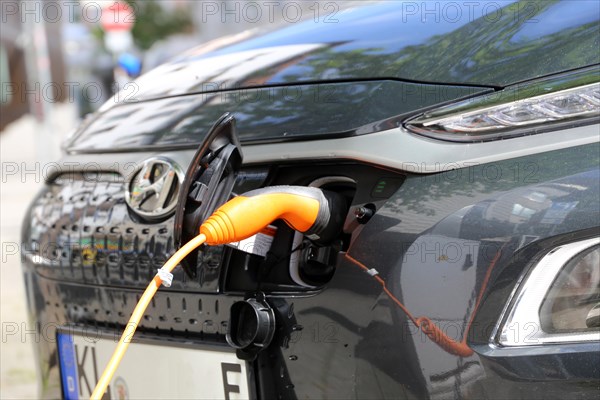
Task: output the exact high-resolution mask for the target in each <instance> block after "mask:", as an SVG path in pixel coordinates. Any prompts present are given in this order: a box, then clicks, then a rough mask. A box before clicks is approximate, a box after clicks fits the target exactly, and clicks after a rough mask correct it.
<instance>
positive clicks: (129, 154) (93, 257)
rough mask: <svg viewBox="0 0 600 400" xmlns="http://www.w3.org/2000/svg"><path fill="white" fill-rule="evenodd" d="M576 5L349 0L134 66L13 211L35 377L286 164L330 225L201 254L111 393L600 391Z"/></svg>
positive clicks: (98, 363)
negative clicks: (34, 192)
mask: <svg viewBox="0 0 600 400" xmlns="http://www.w3.org/2000/svg"><path fill="white" fill-rule="evenodd" d="M573 3H574V2H572V1H569V2H567V1H552V2H550V1H523V2H516V3H514V2H511V3H496V2H484V3H479V2H477V3H472V2H465V3H454V2H448V3H408V2H402V3H400V2H374V3H371V2H369V3H365V4H359V3H358V2H357V3H356V4H355V5H353V6H350V7H348V8H346V9H344V10H343V11H342V10H340V11H339V12H338V13H336V14H335V15H334V16H332V17H331V18H334V19H335V21H336V22H335V23H317V22H316V21H315V20H314V19H313V18H309V19H307V20H306V21H305V22H302V23H298V24H293V25H291V26H287V27H284V28H282V29H279V30H275V31H272V32H260V33H257V34H256V35H254V36H251V37H249V38H247V39H245V40H243V41H239V42H236V43H229V44H227V45H224V46H222V47H217V48H211V49H207V48H203V47H200V48H198V49H196V50H194V51H191V52H188V53H187V54H186V55H184V56H181V57H180V58H177V59H175V60H173V61H171V62H169V63H167V64H164V65H162V66H160V67H158V68H157V69H155V70H153V71H151V72H149V73H148V74H146V75H144V76H142V77H141V78H140V79H139V80H138V81H136V83H135V85H134V86H132V87H133V88H134V89H135V90H133V91H131V92H121V93H120V94H118V95H117V96H116V97H115V99H113V100H111V101H109V102H108V103H106V104H105V106H103V107H102V108H101V109H100V110H99V112H97V113H96V114H94V115H93V116H92V117H91V118H89V119H88V120H86V121H85V123H84V124H83V125H82V126H81V127H80V128H79V129H78V131H77V132H76V133H75V135H74V136H73V137H72V138H71V139H70V141H69V143H67V144H66V145H65V154H64V157H63V158H62V160H61V161H60V162H59V163H57V164H56V168H55V169H54V171H53V173H51V174H48V175H49V176H48V179H47V182H46V183H45V185H44V187H43V188H42V190H41V192H40V194H39V195H38V197H37V198H36V199H35V200H34V202H33V203H32V205H31V208H30V210H29V212H28V213H27V215H26V217H25V224H24V227H25V228H24V231H23V236H22V238H23V243H24V245H25V246H26V248H27V249H28V251H27V252H26V254H25V257H24V269H25V282H26V288H27V292H28V296H29V306H30V312H31V317H32V318H33V320H35V321H37V326H38V328H39V329H40V331H41V332H42V333H43V335H42V336H43V337H44V339H45V340H42V341H41V342H39V343H36V351H37V353H38V355H39V358H38V361H39V373H40V375H39V376H40V380H41V383H42V385H41V387H42V392H41V396H42V397H44V398H55V397H60V396H61V395H62V396H63V397H65V398H78V397H86V396H89V394H90V393H91V391H92V390H93V387H94V385H95V383H96V381H97V380H98V377H99V375H100V373H101V372H102V369H103V368H104V366H105V365H106V362H107V361H108V358H109V357H110V354H111V352H112V350H113V349H114V347H115V345H116V338H118V335H120V333H121V332H122V330H123V328H124V326H125V324H126V323H127V321H128V318H129V316H130V314H131V311H132V310H133V307H134V306H135V304H136V302H137V301H138V300H139V297H140V295H141V293H142V290H143V289H144V288H145V287H146V285H147V284H148V282H149V281H150V280H151V279H152V277H153V276H154V274H155V273H156V270H157V268H160V267H161V266H162V265H163V263H164V262H165V261H166V260H167V258H168V257H169V256H170V255H171V254H173V252H174V251H176V250H177V248H178V247H180V246H181V245H183V244H184V243H185V242H187V240H189V239H190V238H191V237H193V235H194V234H195V232H197V228H198V227H199V225H200V223H201V222H202V221H203V220H204V218H206V217H208V216H209V215H210V213H211V212H212V211H213V210H214V209H215V207H216V206H218V205H219V204H221V203H223V202H225V201H226V200H227V199H228V198H230V197H231V196H232V195H236V194H242V193H244V192H247V191H248V190H251V189H256V188H261V187H268V186H275V185H295V186H313V187H319V188H322V189H324V190H327V191H330V192H336V193H338V194H339V195H340V196H341V198H343V199H344V201H345V204H342V205H340V209H341V210H342V211H343V213H344V216H345V222H344V225H343V230H342V232H341V233H339V234H338V235H337V236H336V237H335V238H333V239H331V240H328V241H327V242H326V243H318V242H315V241H312V240H311V239H310V238H308V237H304V236H303V235H302V234H300V233H298V232H295V231H293V230H292V229H291V228H289V227H288V226H287V225H286V224H284V223H282V222H281V221H276V222H275V223H274V224H273V225H272V226H271V227H270V228H269V229H268V230H266V231H264V232H262V233H261V234H259V235H257V236H255V237H253V238H252V239H251V240H250V241H249V242H245V243H237V244H234V245H228V246H218V247H203V248H201V249H200V250H199V251H197V252H194V253H192V254H191V255H190V256H189V257H188V258H187V259H186V260H185V261H184V262H183V263H182V265H181V268H178V269H176V271H175V277H174V281H173V284H172V286H171V287H169V288H161V289H160V290H159V291H158V293H157V294H156V296H155V298H154V300H153V301H152V303H151V305H150V307H149V308H148V309H147V310H146V313H145V315H144V318H143V320H142V322H141V324H140V326H139V327H138V333H136V339H135V340H134V343H133V344H132V345H131V348H130V350H129V352H128V353H127V354H126V356H125V359H124V361H123V364H122V366H121V368H120V369H119V370H118V371H117V374H116V375H115V378H114V379H113V380H112V381H111V384H110V386H109V389H108V392H107V396H108V397H109V398H128V397H129V398H148V396H154V397H163V398H164V397H171V398H174V397H190V398H191V397H196V398H200V397H201V398H226V399H234V398H245V397H250V398H256V399H271V398H284V399H295V398H302V399H308V398H311V399H322V398H340V399H342V398H343V399H347V398H357V399H363V398H370V399H374V398H469V399H481V398H490V399H492V398H497V399H500V398H502V399H504V398H515V399H517V398H539V399H549V398H556V399H565V398H579V399H584V398H594V399H595V398H597V397H598V394H599V391H598V387H599V385H600V330H599V328H600V317H599V315H600V314H599V312H600V271H599V270H600V250H599V243H600V239H599V238H600V230H599V227H600V187H599V182H600V169H599V165H600V164H599V158H600V148H599V139H600V130H599V126H600V125H599V110H600V83H599V82H600V75H599V72H600V68H599V64H600V52H599V48H600V28H599V24H598V20H599V19H600V17H599V16H600V6H599V4H598V3H597V2H592V1H582V2H577V4H573ZM427 7H428V8H427ZM431 10H433V11H431ZM211 46H213V45H211ZM213 47H214V46H213ZM211 127H212V129H211ZM252 302H258V303H260V304H261V307H262V309H264V310H267V311H268V312H270V313H271V315H273V316H274V318H275V320H274V323H273V324H272V325H271V326H269V327H268V332H267V333H266V336H265V335H263V336H261V334H259V333H260V332H258V331H257V327H256V323H257V321H258V322H260V321H262V320H261V319H260V316H259V315H258V312H257V316H254V315H242V316H240V315H237V314H235V313H236V310H239V309H240V308H239V307H240V304H250V303H252ZM232 306H234V307H233V308H232ZM232 312H233V313H234V315H233V316H232ZM232 318H233V320H232ZM255 318H256V319H255ZM232 323H233V324H235V326H236V332H238V333H239V334H240V335H242V336H243V335H246V336H243V337H244V339H245V341H243V344H242V345H240V346H237V347H238V348H237V349H233V348H232V347H231V346H230V345H228V343H227V341H226V334H227V331H228V327H229V329H230V332H229V335H230V336H231V334H232V332H231V326H232ZM253 323H254V324H255V325H252V324H253ZM234 333H235V332H234Z"/></svg>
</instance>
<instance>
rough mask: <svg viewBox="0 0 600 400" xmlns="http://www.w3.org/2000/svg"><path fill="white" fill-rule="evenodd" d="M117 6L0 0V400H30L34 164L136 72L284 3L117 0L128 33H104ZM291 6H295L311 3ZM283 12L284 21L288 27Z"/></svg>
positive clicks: (48, 157)
mask: <svg viewBox="0 0 600 400" xmlns="http://www.w3.org/2000/svg"><path fill="white" fill-rule="evenodd" d="M117 1H118V0H79V1H77V0H27V1H19V0H0V160H1V164H2V177H1V182H0V185H1V186H0V196H1V199H0V219H1V223H0V227H1V232H0V234H1V246H2V247H1V251H0V253H1V258H2V265H1V268H0V285H1V291H0V296H1V299H0V306H1V310H0V311H1V313H0V316H1V320H2V341H1V343H0V346H1V350H0V398H2V399H5V398H6V399H8V398H32V399H34V398H37V385H36V374H35V366H34V365H35V364H34V362H35V361H34V360H35V354H33V346H32V343H31V342H32V341H33V340H38V338H36V335H35V332H36V331H35V328H34V324H35V321H30V320H29V317H28V315H27V312H26V299H25V293H24V289H23V280H22V276H21V263H20V261H21V259H20V254H19V252H18V251H15V249H18V246H19V243H20V229H21V219H22V216H23V214H24V212H25V208H26V207H27V205H28V204H29V203H30V201H31V198H32V197H33V196H34V195H35V193H36V192H37V191H38V190H39V188H40V186H41V184H42V181H43V173H41V171H43V170H44V163H47V162H52V161H54V160H56V159H57V158H58V157H60V148H59V145H60V143H61V141H62V140H63V138H64V137H65V136H66V135H67V134H68V133H69V131H71V130H73V129H74V128H75V127H76V126H77V124H78V123H79V121H80V120H81V119H82V118H84V117H85V115H86V114H88V113H90V112H93V111H95V110H97V109H98V108H99V107H100V106H101V105H102V104H103V103H104V102H105V101H106V100H107V99H109V98H110V96H112V95H113V93H114V92H115V91H116V90H119V89H121V88H123V86H124V85H126V84H127V83H128V82H129V81H131V80H132V79H134V78H135V77H136V76H137V75H139V74H140V73H143V72H145V71H147V70H149V69H152V68H154V67H156V66H157V65H159V64H161V63H163V62H164V61H166V60H168V59H169V58H171V57H174V56H176V55H177V54H179V53H181V52H183V51H185V50H188V49H191V48H193V47H195V46H197V45H201V44H205V43H206V42H208V41H213V43H211V44H210V45H208V46H207V47H206V48H205V49H204V50H207V49H210V48H214V47H216V46H218V45H219V44H224V43H229V42H232V41H235V40H237V39H239V37H238V38H235V37H234V38H231V37H230V38H229V39H222V38H221V37H222V36H224V35H231V34H237V33H239V32H242V31H245V30H248V29H261V28H262V27H264V25H269V24H277V23H280V22H282V21H281V20H282V19H285V18H284V17H285V13H282V10H283V9H284V8H285V6H286V4H288V3H290V1H288V0H284V1H264V2H261V1H258V2H246V1H245V0H221V1H209V0H206V1H195V0H127V1H126V3H127V4H128V6H129V7H130V8H132V9H133V11H134V13H135V18H133V19H132V18H131V17H130V15H129V13H126V14H125V15H124V16H123V15H122V16H121V17H127V19H128V20H129V21H120V20H119V21H117V22H124V23H127V22H129V25H130V26H128V29H125V31H126V32H130V35H129V36H128V34H125V33H123V32H119V30H120V29H116V32H113V33H109V32H107V28H106V26H105V25H107V24H108V25H110V22H111V21H108V22H107V21H106V20H105V21H103V20H102V17H106V15H107V12H106V7H111V6H114V4H115V3H116V2H117ZM250 3H252V4H250ZM294 3H295V6H298V5H300V7H303V8H305V9H306V8H307V7H310V6H311V5H312V4H314V3H313V2H306V3H301V2H300V1H296V2H294ZM249 4H250V5H249ZM256 5H258V7H259V8H258V9H257V8H256ZM293 11H294V10H291V11H290V17H291V18H290V21H291V22H297V20H296V19H295V16H294V14H293ZM257 12H259V13H260V14H261V15H257ZM306 15H307V16H308V15H310V14H309V13H308V12H307V13H306ZM112 22H113V23H114V18H113V19H112ZM283 22H285V21H283ZM110 28H111V27H110V26H109V29H108V31H110ZM113 28H114V27H113ZM241 36H244V35H241ZM241 36H240V37H241Z"/></svg>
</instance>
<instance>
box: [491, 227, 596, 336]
mask: <svg viewBox="0 0 600 400" xmlns="http://www.w3.org/2000/svg"><path fill="white" fill-rule="evenodd" d="M599 313H600V238H594V239H588V240H583V241H579V242H574V243H569V244H566V245H562V246H559V247H557V248H555V249H553V250H552V251H550V252H548V253H547V254H546V255H545V256H544V257H542V259H541V260H540V261H539V262H538V263H537V264H536V265H535V266H534V267H533V269H532V270H531V271H530V273H529V274H528V276H527V277H526V278H525V279H524V281H523V282H522V284H521V285H519V288H518V289H517V291H516V293H515V295H514V296H513V300H512V302H511V305H509V307H508V309H507V310H506V311H505V315H506V318H504V322H503V323H502V326H501V329H500V331H499V332H500V334H499V340H498V341H499V343H500V344H501V345H503V346H525V345H539V344H544V343H565V342H588V341H600V317H599Z"/></svg>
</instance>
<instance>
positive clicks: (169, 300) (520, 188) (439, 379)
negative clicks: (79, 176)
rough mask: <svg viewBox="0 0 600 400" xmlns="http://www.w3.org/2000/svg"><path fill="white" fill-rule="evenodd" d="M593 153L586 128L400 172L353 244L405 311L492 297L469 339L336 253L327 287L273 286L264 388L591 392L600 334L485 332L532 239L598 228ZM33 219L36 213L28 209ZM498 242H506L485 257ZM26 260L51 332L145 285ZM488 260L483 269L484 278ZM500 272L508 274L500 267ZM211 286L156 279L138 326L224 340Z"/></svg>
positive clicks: (97, 319) (109, 317)
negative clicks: (440, 339)
mask: <svg viewBox="0 0 600 400" xmlns="http://www.w3.org/2000/svg"><path fill="white" fill-rule="evenodd" d="M599 156H600V148H599V145H598V144H589V145H585V146H577V147H571V148H568V149H563V150H556V151H553V152H546V153H542V154H539V155H532V156H528V157H522V158H515V159H511V160H505V161H501V162H495V163H488V164H481V165H477V166H473V167H472V168H463V169H459V170H454V171H448V172H445V173H442V174H433V175H424V176H423V175H413V176H408V177H407V179H406V181H405V183H404V184H403V185H402V186H401V187H400V189H399V190H398V191H397V192H396V193H395V194H393V195H392V197H391V198H390V199H389V200H387V201H386V202H385V204H384V205H383V206H382V207H380V208H379V210H378V212H377V214H376V215H375V216H374V217H373V218H372V219H371V220H370V221H369V223H367V224H366V225H365V226H364V227H363V228H362V230H360V231H359V232H358V233H357V235H356V237H355V239H354V240H353V243H352V244H351V246H350V249H349V251H348V252H349V254H350V255H352V256H353V257H354V258H356V259H358V260H361V261H363V262H365V263H366V264H367V265H368V266H369V267H374V268H376V269H377V270H378V272H379V275H380V276H381V277H382V278H384V279H385V280H386V282H387V285H388V288H389V289H390V290H391V291H392V293H394V295H395V296H396V297H397V298H399V299H400V300H401V301H403V302H404V304H405V306H406V307H408V309H409V310H410V312H411V313H413V314H414V315H416V316H428V317H430V318H431V319H432V320H434V321H435V322H436V323H439V324H441V325H443V327H444V328H445V329H446V332H447V334H448V335H449V336H451V337H453V338H455V339H457V340H460V339H461V338H462V335H463V334H464V330H465V327H466V323H467V321H468V319H469V317H470V316H471V315H472V313H473V310H474V306H475V301H476V299H477V298H478V296H480V295H481V296H482V299H483V300H482V302H481V308H480V309H481V310H484V309H485V310H487V311H490V310H495V311H493V312H486V313H485V314H486V315H487V317H486V318H487V320H485V318H484V320H482V321H478V320H477V319H476V320H475V321H474V322H475V323H474V324H473V325H472V327H471V329H470V331H469V333H468V338H469V339H468V343H469V344H470V345H471V346H472V348H473V349H474V350H475V352H474V353H473V355H472V356H469V357H457V356H455V355H452V354H449V353H447V352H445V351H444V350H442V349H441V348H440V347H439V346H438V345H437V344H435V343H433V342H432V341H431V340H430V339H429V338H428V337H426V336H425V335H424V334H422V333H421V332H420V331H419V330H418V329H416V328H415V327H414V326H412V325H410V324H409V323H408V322H407V319H406V316H405V314H404V313H402V312H401V311H400V309H399V308H398V307H396V306H395V305H394V304H393V303H392V302H391V301H390V299H389V298H388V297H387V296H386V295H385V293H384V292H383V291H382V289H381V286H379V285H378V284H377V282H376V281H374V280H373V279H372V278H371V277H370V276H369V275H368V274H365V273H364V272H363V271H361V270H360V269H359V268H358V267H357V266H356V265H353V264H352V263H351V262H349V261H348V260H347V259H346V258H344V257H343V256H342V257H341V258H340V259H339V263H338V266H337V271H336V273H335V275H334V277H333V279H332V280H331V282H330V283H329V284H327V286H326V287H325V288H324V289H322V290H320V291H318V292H316V293H307V294H304V295H302V294H298V295H295V296H277V295H275V296H273V297H272V298H270V301H271V302H272V304H273V305H274V307H276V309H277V311H278V314H277V315H278V318H280V320H279V321H280V326H281V327H282V328H281V329H282V331H280V332H279V333H278V334H277V335H276V342H275V343H274V344H273V345H272V346H270V347H269V349H268V350H267V351H265V352H263V353H260V356H259V359H258V360H257V361H256V363H257V364H255V368H256V373H257V382H258V383H257V390H258V395H259V396H262V397H263V398H264V397H267V398H268V397H269V394H273V393H278V394H281V395H283V396H284V397H285V398H325V397H328V398H363V397H378V398H399V397H400V398H423V397H432V398H438V397H439V398H455V397H460V398H505V397H515V396H517V397H527V398H564V396H565V395H566V392H565V390H567V389H566V388H565V386H564V385H565V384H567V383H568V388H569V389H568V390H576V391H577V393H578V398H591V397H594V396H595V394H596V389H595V383H594V382H597V380H595V378H594V377H597V376H598V374H599V373H600V363H599V362H598V359H599V357H598V350H600V349H598V348H597V345H595V344H590V345H572V346H570V347H569V346H563V345H560V346H553V345H549V346H543V347H544V349H543V350H537V352H536V349H535V346H534V347H533V348H531V349H529V348H526V349H518V348H517V349H508V350H503V349H497V348H494V347H493V346H491V344H493V340H492V338H491V332H492V331H493V327H494V325H495V324H496V323H497V321H498V318H500V313H501V307H498V305H502V304H505V303H506V301H507V300H508V298H509V296H510V293H511V291H510V289H511V288H513V287H514V285H515V284H516V282H517V281H518V279H517V278H518V276H520V275H522V274H523V273H524V272H525V271H526V268H527V266H528V265H529V263H530V261H531V260H532V259H533V257H532V256H531V255H528V256H527V257H520V255H521V254H526V255H527V254H528V253H527V250H528V249H532V248H535V246H538V243H543V241H544V240H546V239H545V238H556V237H560V236H562V235H565V234H569V233H570V232H573V231H582V230H586V229H587V230H588V231H590V230H591V233H588V235H589V234H597V227H598V225H599V224H600V221H598V216H599V215H600V210H599V207H600V199H599V193H600V188H599V186H598V184H599V182H600V179H599V178H600V175H599V173H600V171H599V169H598V161H599V160H598V157H599ZM323 168H326V167H323ZM48 190H49V189H48V188H45V189H44V190H43V193H42V194H41V196H40V197H39V198H38V200H37V201H36V202H35V203H34V206H33V208H32V211H31V212H32V213H33V214H35V213H36V212H37V211H36V210H38V209H40V207H42V208H43V207H44V206H43V200H42V199H44V198H45V192H48ZM534 194H535V195H534ZM564 202H570V203H573V205H574V206H573V207H571V208H570V209H569V210H570V211H569V212H568V213H566V214H565V215H563V216H562V218H559V219H558V220H557V219H556V218H553V219H552V218H551V219H548V218H546V220H545V216H547V214H548V212H549V210H553V204H557V203H564ZM117 203H118V201H117ZM516 205H521V206H527V207H530V208H531V209H532V210H533V213H520V214H519V213H516V211H515V210H516V209H517V208H515V206H516ZM78 207H79V208H80V207H81V206H77V205H75V208H71V210H72V212H71V214H70V217H71V218H74V221H73V222H77V221H78V220H80V219H81V214H78V212H77V208H78ZM67 208H69V206H67ZM26 221H35V218H32V217H31V216H27V217H26ZM61 229H62V228H60V227H58V228H56V227H55V228H52V227H46V228H44V227H43V226H42V225H41V224H39V223H31V222H30V223H29V225H28V228H27V229H25V230H24V236H23V242H24V243H32V241H33V242H35V241H37V240H38V238H39V237H40V235H44V234H47V232H50V231H52V230H58V231H60V230H61ZM166 234H167V235H168V234H169V233H168V232H167V233H166ZM121 236H122V235H121ZM140 243H142V242H140ZM456 249H459V250H460V251H464V252H465V253H464V255H462V254H461V255H458V254H457V253H456ZM534 250H535V249H534ZM453 251H454V252H453ZM537 251H539V249H537V250H535V252H537ZM498 252H501V255H500V256H499V258H498V259H497V262H495V263H494V264H493V266H491V260H493V259H494V257H495V255H496V254H497V253H498ZM467 253H468V254H469V256H470V257H466V254H467ZM117 254H121V255H122V254H123V252H122V251H119V252H118V253H117ZM444 255H445V256H447V257H443V256H444ZM468 258H470V262H466V260H467V259H468ZM515 260H516V261H518V262H517V263H515ZM38 261H39V260H38ZM35 262H36V259H35V258H33V257H28V258H26V260H25V271H26V272H25V273H26V282H27V286H28V287H30V288H32V287H36V288H38V290H36V291H33V292H32V291H30V296H31V298H30V306H31V307H32V309H31V312H32V316H37V317H38V321H39V323H40V324H41V325H40V326H42V327H44V329H45V330H46V333H45V336H47V337H52V333H51V331H52V329H53V328H54V327H57V326H59V325H60V326H62V325H73V324H74V325H75V326H84V327H85V326H88V327H89V326H91V327H96V328H94V329H98V328H101V329H106V330H111V329H113V327H118V326H121V325H123V324H125V323H126V320H127V317H128V310H129V309H130V307H132V306H133V303H135V296H136V294H138V295H139V291H138V290H136V289H134V288H132V287H123V286H122V285H121V286H118V285H115V284H110V286H105V285H96V284H94V285H93V286H92V285H90V283H91V281H90V282H89V283H86V281H85V279H81V278H80V279H78V280H77V279H76V280H74V281H71V282H68V281H64V280H63V279H58V280H57V279H56V278H58V276H56V277H53V278H52V279H48V278H46V277H44V276H43V275H45V274H43V270H44V268H41V266H40V265H37V264H35ZM77 265H79V267H78V268H80V269H81V270H85V269H86V268H88V269H90V268H93V267H92V266H91V265H89V266H86V265H84V264H83V263H81V264H77V263H75V264H70V266H69V264H67V265H65V266H64V267H66V268H73V266H77ZM139 265H140V264H135V265H134V269H135V266H139ZM54 268H55V269H56V268H61V267H56V266H55V267H54ZM121 268H124V267H123V266H121ZM490 268H492V270H491V272H490V279H489V281H488V283H487V284H484V279H483V277H484V276H485V275H486V274H487V273H488V272H489V270H490ZM507 273H508V274H509V275H510V274H512V276H511V279H504V278H505V275H506V274H507ZM181 279H185V278H184V277H183V276H182V277H181ZM123 282H125V281H123ZM106 283H107V284H109V283H110V282H106ZM173 289H177V288H173ZM189 290H192V291H193V292H190V291H189ZM202 292H204V293H202ZM210 292H211V290H198V289H197V288H192V287H190V288H189V289H188V290H187V291H184V292H179V291H177V290H169V289H161V290H160V291H159V292H158V293H157V296H156V300H155V303H154V304H153V306H152V307H151V309H149V310H148V312H147V315H148V316H149V318H150V320H146V321H144V322H143V323H142V326H141V328H140V329H141V333H142V334H146V335H150V336H152V335H155V336H156V335H158V337H161V335H164V332H165V331H169V332H171V334H170V335H171V337H172V338H173V340H183V339H185V338H186V337H188V336H190V337H192V339H194V338H195V340H202V341H203V342H206V343H210V342H211V341H215V342H218V343H222V342H223V341H224V337H223V334H224V329H225V324H226V321H227V318H228V311H227V310H228V308H229V306H230V305H231V304H232V302H233V301H235V300H239V299H241V297H239V296H237V295H228V296H222V295H217V294H216V293H214V292H213V294H211V293H210ZM494 294H497V297H498V298H496V299H495V300H494ZM491 303H494V305H490V304H491ZM200 304H201V306H200ZM199 307H200V308H199ZM104 310H106V311H109V310H110V313H107V312H104ZM480 314H482V313H480V312H478V313H477V315H480ZM90 324H92V325H90ZM178 338H179V339H178ZM185 340H187V339H185ZM37 346H38V351H39V354H40V363H41V364H40V367H41V370H42V371H43V376H45V377H46V378H47V379H46V380H45V382H46V385H47V386H45V387H44V390H43V395H44V397H56V396H58V393H59V392H58V391H59V390H60V387H59V386H58V387H57V386H54V387H52V385H53V384H54V385H56V383H55V382H57V381H56V380H55V379H54V378H56V376H57V374H58V371H57V369H58V368H57V363H56V353H55V350H54V349H55V344H54V343H53V342H52V341H42V342H40V343H38V344H37ZM520 359H522V360H524V361H523V362H519V360H520ZM259 365H260V367H258V366H259ZM540 370H543V371H544V372H543V373H539V372H538V371H540ZM550 371H551V372H550ZM50 377H54V378H52V379H50ZM596 379H597V378H596ZM53 382H54V383H53Z"/></svg>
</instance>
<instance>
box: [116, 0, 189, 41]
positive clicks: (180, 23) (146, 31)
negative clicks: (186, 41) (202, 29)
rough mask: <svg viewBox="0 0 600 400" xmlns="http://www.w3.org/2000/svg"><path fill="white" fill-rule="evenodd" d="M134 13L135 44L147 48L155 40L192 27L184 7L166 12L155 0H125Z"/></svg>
mask: <svg viewBox="0 0 600 400" xmlns="http://www.w3.org/2000/svg"><path fill="white" fill-rule="evenodd" d="M127 3H129V5H131V7H132V8H133V9H134V11H135V13H136V22H135V25H134V26H133V30H132V32H131V33H132V34H133V40H134V42H135V44H136V45H137V46H138V47H139V48H140V49H142V50H148V49H149V48H150V47H151V46H152V45H153V44H154V43H155V42H157V41H159V40H161V39H164V38H166V37H167V36H170V35H173V34H176V33H182V32H186V31H189V30H191V29H192V28H193V24H192V19H191V18H190V13H189V12H188V10H186V9H184V8H177V9H175V11H172V12H167V11H166V10H165V9H164V8H163V7H161V6H160V4H158V2H156V1H155V0H141V1H140V0H138V1H136V0H127Z"/></svg>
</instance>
